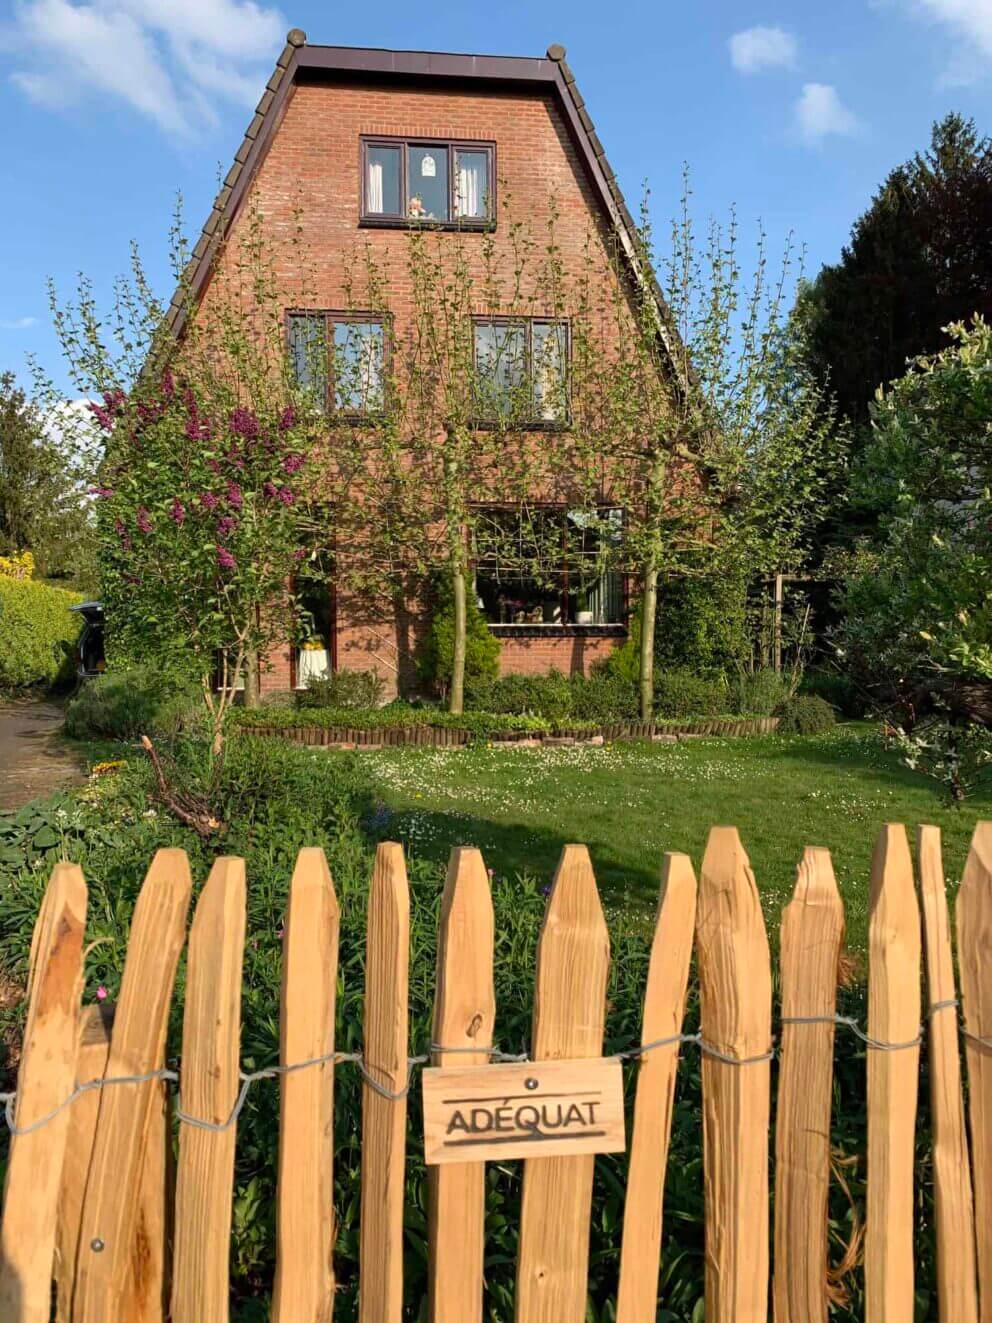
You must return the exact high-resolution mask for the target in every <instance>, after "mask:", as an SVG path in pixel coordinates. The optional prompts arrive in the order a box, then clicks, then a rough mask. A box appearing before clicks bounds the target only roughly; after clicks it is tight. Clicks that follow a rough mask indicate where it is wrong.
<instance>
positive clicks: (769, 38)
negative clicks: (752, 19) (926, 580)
mask: <svg viewBox="0 0 992 1323" xmlns="http://www.w3.org/2000/svg"><path fill="white" fill-rule="evenodd" d="M727 45H728V46H729V47H730V62H731V64H732V65H733V66H734V68H735V69H736V70H737V71H738V72H739V73H745V74H750V73H760V72H761V70H762V69H790V68H792V66H793V65H794V64H795V63H796V56H797V55H798V51H799V48H798V46H797V44H796V39H795V37H794V36H793V35H792V33H791V32H786V31H785V29H784V28H767V27H756V28H746V29H745V30H744V31H743V32H735V33H734V35H733V36H732V37H731V38H730V40H729V42H728V43H727Z"/></svg>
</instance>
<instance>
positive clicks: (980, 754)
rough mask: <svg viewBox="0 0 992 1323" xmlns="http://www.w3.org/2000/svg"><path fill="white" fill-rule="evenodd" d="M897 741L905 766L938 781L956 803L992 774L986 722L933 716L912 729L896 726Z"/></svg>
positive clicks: (991, 744)
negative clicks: (963, 721) (983, 723)
mask: <svg viewBox="0 0 992 1323" xmlns="http://www.w3.org/2000/svg"><path fill="white" fill-rule="evenodd" d="M895 741H896V747H897V748H898V749H899V750H900V752H901V753H902V757H903V761H904V762H905V764H906V766H907V767H909V768H911V769H912V770H913V771H914V772H922V773H923V774H924V775H925V776H930V777H933V779H934V780H935V781H939V782H940V784H941V785H942V786H944V788H945V789H946V791H947V793H948V795H949V797H950V799H951V801H952V802H953V803H955V804H959V803H960V802H961V801H962V800H963V799H966V798H967V797H968V795H970V794H971V793H972V791H974V790H975V789H976V788H977V787H978V786H979V785H982V784H984V783H985V782H987V781H988V780H989V779H990V777H992V731H990V730H989V729H988V727H987V726H980V725H978V724H977V723H975V722H971V723H969V724H967V725H959V724H956V723H954V722H951V721H948V720H947V719H946V717H934V718H931V719H930V720H928V721H925V722H923V723H922V724H921V725H919V726H917V727H915V728H914V729H913V730H912V731H905V730H902V729H897V730H896V732H895Z"/></svg>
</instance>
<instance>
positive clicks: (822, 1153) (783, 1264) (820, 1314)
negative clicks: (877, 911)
mask: <svg viewBox="0 0 992 1323" xmlns="http://www.w3.org/2000/svg"><path fill="white" fill-rule="evenodd" d="M781 932H782V936H781V955H780V960H779V968H780V973H781V981H782V1018H783V1021H785V1020H787V1019H788V1017H790V1016H800V1017H805V1016H820V1017H824V1018H825V1019H829V1018H830V1017H832V1016H833V1015H834V1013H835V1011H836V1006H837V968H838V962H839V960H840V949H841V942H842V940H843V936H844V906H843V904H842V902H841V898H840V893H839V892H838V890H837V883H836V881H835V879H834V870H833V865H832V863H831V860H830V851H829V850H820V849H814V848H808V849H807V850H806V851H805V853H804V854H803V859H802V862H801V863H800V865H799V868H798V871H797V874H796V885H795V889H794V891H793V893H792V899H791V901H790V902H789V904H788V905H786V907H785V909H784V911H783V913H782V930H781ZM779 1061H780V1066H779V1077H778V1112H777V1115H776V1118H775V1276H774V1280H773V1296H774V1303H775V1323H826V1318H827V1196H828V1194H829V1189H830V1103H831V1093H832V1088H833V1072H834V1026H833V1024H831V1023H819V1024H788V1023H783V1025H782V1042H781V1047H780V1052H779Z"/></svg>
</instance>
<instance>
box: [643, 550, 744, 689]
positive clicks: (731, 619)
mask: <svg viewBox="0 0 992 1323" xmlns="http://www.w3.org/2000/svg"><path fill="white" fill-rule="evenodd" d="M747 652H748V637H747V612H746V592H745V588H744V584H743V582H742V580H741V579H740V578H739V577H736V576H735V575H733V574H728V575H724V576H722V577H719V578H713V579H690V578H681V579H669V580H668V581H666V582H663V583H661V584H660V585H659V588H658V611H657V617H656V626H655V635H654V659H655V664H656V665H657V666H659V667H660V668H661V669H662V670H667V669H670V668H671V667H686V668H688V669H691V670H694V671H700V672H703V673H704V674H707V675H720V674H722V673H723V672H725V671H732V670H734V669H735V667H737V666H738V665H740V663H741V661H742V660H743V658H744V657H745V656H746V655H747Z"/></svg>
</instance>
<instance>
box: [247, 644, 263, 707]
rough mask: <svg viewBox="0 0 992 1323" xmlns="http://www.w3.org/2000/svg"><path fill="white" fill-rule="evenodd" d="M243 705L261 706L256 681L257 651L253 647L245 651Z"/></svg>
mask: <svg viewBox="0 0 992 1323" xmlns="http://www.w3.org/2000/svg"><path fill="white" fill-rule="evenodd" d="M244 704H245V707H251V708H255V707H261V706H262V697H261V693H260V692H259V682H258V653H257V652H256V651H255V649H254V648H249V649H248V651H247V652H246V653H245V691H244Z"/></svg>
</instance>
